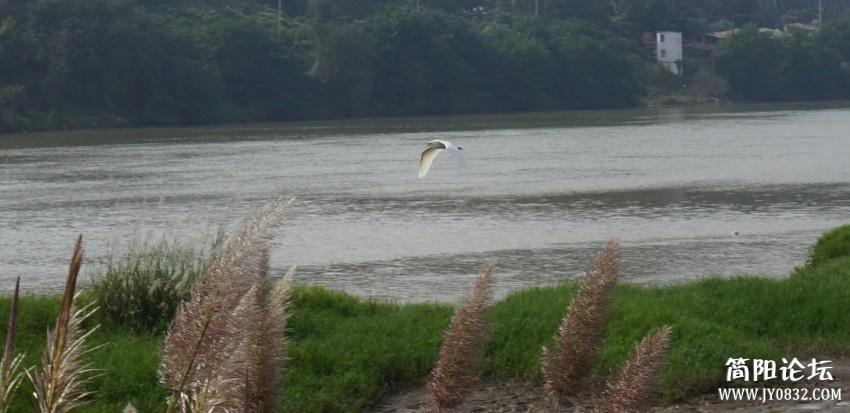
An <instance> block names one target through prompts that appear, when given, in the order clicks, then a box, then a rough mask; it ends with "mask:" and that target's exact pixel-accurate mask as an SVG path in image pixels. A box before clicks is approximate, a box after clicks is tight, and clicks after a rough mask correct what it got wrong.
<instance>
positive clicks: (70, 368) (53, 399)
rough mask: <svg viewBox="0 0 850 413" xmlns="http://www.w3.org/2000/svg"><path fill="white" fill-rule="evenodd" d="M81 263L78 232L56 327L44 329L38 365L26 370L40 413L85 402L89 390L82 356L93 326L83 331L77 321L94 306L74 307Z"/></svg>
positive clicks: (58, 411) (87, 369) (52, 412)
mask: <svg viewBox="0 0 850 413" xmlns="http://www.w3.org/2000/svg"><path fill="white" fill-rule="evenodd" d="M82 264H83V236H82V235H80V236H79V237H78V238H77V242H76V244H75V246H74V253H73V254H72V256H71V264H70V268H69V270H68V278H67V280H66V282H65V292H64V295H63V297H62V306H61V307H60V309H59V316H58V317H57V320H56V327H55V328H54V329H52V330H50V331H48V332H47V347H46V348H45V350H44V353H42V356H41V361H40V365H41V366H40V367H41V369H40V371H37V369H36V368H35V367H34V368H32V369H30V370H28V371H27V376H28V377H29V379H30V381H31V382H32V384H33V389H34V394H35V397H36V405H37V406H38V410H39V411H40V412H41V413H64V412H68V411H71V410H73V409H75V408H78V407H80V406H83V405H85V404H86V403H87V401H86V400H85V397H86V396H88V395H90V394H91V393H92V392H90V391H86V390H85V389H84V388H85V385H86V384H87V383H88V382H89V380H91V376H90V375H89V374H88V373H91V372H93V371H95V370H94V369H92V368H91V364H89V363H86V362H84V361H83V356H85V355H86V354H87V353H88V352H90V351H91V350H93V349H87V348H86V346H85V341H86V339H87V338H88V337H89V336H90V335H91V334H92V332H93V331H94V330H95V329H96V328H97V327H95V328H93V329H91V330H89V331H87V332H83V331H82V329H81V328H80V325H81V324H82V322H83V320H85V319H86V318H88V317H89V316H91V315H92V314H93V313H94V312H95V311H96V310H97V308H92V307H91V305H87V306H85V307H83V308H81V309H75V308H74V297H75V293H76V288H77V277H78V276H79V274H80V267H81V266H82Z"/></svg>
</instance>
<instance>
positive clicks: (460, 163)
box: [446, 145, 466, 169]
mask: <svg viewBox="0 0 850 413" xmlns="http://www.w3.org/2000/svg"><path fill="white" fill-rule="evenodd" d="M446 150H448V151H449V154H451V155H452V158H455V163H457V167H458V168H463V169H466V161H465V160H464V159H463V153H461V151H460V148H458V147H456V146H454V145H448V146H446Z"/></svg>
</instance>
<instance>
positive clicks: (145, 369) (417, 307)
mask: <svg viewBox="0 0 850 413" xmlns="http://www.w3.org/2000/svg"><path fill="white" fill-rule="evenodd" d="M849 253H850V227H842V228H841V229H839V230H836V231H833V232H831V233H829V234H827V235H826V236H825V237H823V238H822V239H821V241H819V243H818V245H817V246H816V247H815V248H813V252H812V257H811V258H810V259H809V261H808V262H807V263H805V264H804V263H801V267H800V268H799V269H797V270H795V271H794V273H792V274H791V275H790V276H789V277H787V278H784V279H781V280H777V279H767V278H759V277H755V276H742V277H736V278H731V279H720V278H707V279H704V280H702V281H699V282H696V283H691V284H686V285H676V286H663V287H641V286H632V285H620V286H619V287H618V288H617V292H616V296H615V301H614V309H615V312H614V315H613V318H612V319H611V321H610V323H609V324H608V340H607V342H606V344H605V345H604V347H603V348H602V351H601V359H600V360H599V362H598V363H597V365H596V367H595V369H596V372H597V373H598V374H599V376H600V377H601V379H602V380H604V378H606V377H608V376H609V373H610V372H611V371H615V370H616V369H617V368H618V366H620V365H621V364H622V362H623V361H624V360H625V358H626V357H627V355H628V353H629V351H630V350H631V349H632V347H633V346H634V344H635V343H636V342H638V341H639V340H640V339H641V337H643V336H644V335H646V334H647V332H649V331H650V330H653V329H656V328H658V327H660V326H662V325H670V326H671V327H672V330H673V342H672V346H671V348H670V351H669V352H668V354H667V358H666V360H667V365H666V366H665V367H664V369H663V371H662V373H661V383H662V387H661V391H662V395H663V397H664V398H666V399H668V400H672V399H680V398H684V397H687V396H690V395H695V394H700V393H704V392H711V391H714V390H715V389H716V388H717V387H726V386H728V384H727V383H726V381H725V373H726V366H725V363H726V361H727V360H728V358H730V357H734V358H737V357H744V358H749V359H753V358H762V359H773V360H781V358H782V357H800V358H801V359H803V358H804V357H812V356H815V357H818V358H822V356H824V355H835V354H840V353H845V352H850V323H848V316H847V315H846V314H847V310H848V307H849V306H850V254H849ZM496 277H497V278H496V280H497V281H496V282H498V269H497V271H496ZM575 292H576V288H575V285H574V284H572V283H567V284H563V285H557V286H546V287H536V288H530V289H525V290H521V291H517V292H515V293H513V294H511V295H509V296H508V297H506V298H505V299H503V300H501V301H499V302H498V303H496V306H495V308H494V309H493V312H492V313H491V318H492V325H493V328H492V331H491V333H490V339H489V342H488V343H487V345H486V348H485V360H486V363H485V365H484V366H483V371H482V373H483V374H484V375H487V376H490V377H493V378H496V379H505V380H511V379H518V378H522V379H528V380H537V381H540V380H541V379H540V373H539V371H540V361H539V358H540V349H541V346H543V345H547V346H548V345H550V344H551V342H552V337H553V335H554V332H555V331H556V330H557V327H558V325H559V322H560V320H561V318H562V317H563V315H564V312H565V309H566V307H567V305H568V303H569V302H570V299H571V298H572V297H573V296H574V294H575ZM83 299H85V296H84V297H83ZM59 303H60V297H54V296H24V297H21V304H20V315H19V319H18V329H17V334H18V335H17V338H16V343H17V349H18V351H24V352H26V354H27V357H26V360H25V362H24V366H31V365H33V364H35V361H36V358H37V356H38V354H39V353H40V351H41V349H42V348H43V346H44V342H45V339H44V332H45V331H46V329H47V328H48V326H51V325H52V324H53V323H54V320H55V317H56V314H57V312H58V308H59ZM9 306H10V299H9V297H4V298H2V299H0V325H2V326H3V329H4V330H5V325H6V320H7V317H8V314H9ZM290 308H291V313H292V314H291V318H290V320H289V326H288V331H289V334H288V335H289V340H290V342H289V345H288V347H287V351H286V354H287V357H288V359H289V360H288V363H287V366H286V373H285V374H286V379H285V380H286V381H285V390H284V397H285V408H284V409H283V410H284V411H288V412H319V411H322V412H353V411H362V410H363V409H364V408H365V407H367V406H369V405H371V404H373V403H375V402H376V401H377V400H378V399H379V398H380V397H382V396H384V395H386V394H388V393H390V392H393V391H394V390H396V389H399V388H403V387H406V386H412V385H420V384H421V383H423V380H424V379H425V378H426V376H427V375H428V373H429V371H430V369H431V368H432V366H433V364H434V362H435V361H436V358H437V352H438V349H439V344H440V341H441V339H442V332H443V330H444V329H445V328H446V326H447V325H448V322H449V318H450V317H451V313H452V308H451V307H450V306H448V305H442V304H395V303H386V302H375V301H368V300H361V299H358V298H355V297H352V296H350V295H347V294H345V293H342V292H337V291H329V290H326V289H322V288H317V287H304V286H299V287H297V288H296V290H295V292H294V294H293V296H292V305H291V307H290ZM94 324H101V325H102V326H101V328H100V329H98V330H97V331H96V332H95V334H94V335H93V336H92V338H91V340H90V343H91V344H93V345H99V344H103V347H102V348H100V349H99V350H96V351H94V352H92V353H91V356H90V360H91V362H92V363H93V367H95V368H98V369H102V372H101V373H102V374H101V375H100V376H98V377H96V378H95V379H94V380H93V382H92V386H91V388H92V389H96V390H97V392H96V393H95V394H94V395H93V396H92V399H93V401H94V403H93V404H91V405H89V406H87V407H85V408H83V409H81V410H80V411H87V412H115V411H120V409H122V408H123V406H124V405H125V404H126V403H127V402H128V401H129V402H132V403H133V404H134V405H135V406H136V407H138V408H139V411H144V412H149V411H160V410H162V409H163V408H164V403H165V400H166V398H167V395H168V393H167V391H165V390H164V389H163V388H161V387H160V386H159V385H158V384H157V376H156V369H157V364H158V352H159V349H160V348H161V345H162V344H161V343H162V338H163V337H162V334H161V333H151V332H131V331H129V330H127V329H125V328H124V327H121V326H118V325H116V324H115V323H113V322H112V321H110V320H109V319H107V317H106V316H105V315H104V313H102V312H100V313H98V314H97V315H95V316H94V317H93V318H92V319H90V320H88V321H87V322H86V326H89V327H90V326H92V325H94ZM18 393H19V394H18V396H19V397H18V400H17V401H16V404H15V405H14V406H13V408H12V409H11V411H16V412H17V411H21V412H22V411H29V408H28V407H29V405H28V404H27V401H26V400H25V395H26V394H30V393H31V388H30V387H29V385H28V384H27V383H26V381H25V383H24V385H23V386H22V387H21V388H20V389H19V391H18Z"/></svg>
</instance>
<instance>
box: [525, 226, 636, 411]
mask: <svg viewBox="0 0 850 413" xmlns="http://www.w3.org/2000/svg"><path fill="white" fill-rule="evenodd" d="M619 245H620V243H619V241H617V240H611V241H609V242H608V244H607V245H606V246H605V248H604V249H603V250H602V251H601V252H600V253H599V255H598V256H597V257H596V262H595V263H594V264H593V267H592V268H591V269H590V270H589V271H587V272H586V273H585V278H584V281H583V282H582V283H581V286H580V287H579V290H578V294H577V295H576V297H575V298H573V300H572V302H571V303H570V305H569V307H568V308H567V313H566V315H565V316H564V318H563V320H562V322H561V325H560V327H559V328H558V333H557V334H556V335H555V342H554V348H553V349H551V350H550V349H548V348H546V347H544V348H543V351H542V356H541V367H542V370H543V376H544V378H545V383H544V388H545V389H546V392H547V394H548V395H549V397H550V398H551V399H552V400H553V401H554V403H555V405H556V410H557V406H558V405H560V403H561V402H562V401H563V399H564V398H567V399H571V398H572V397H575V396H576V395H578V393H579V392H580V391H581V390H582V387H583V384H584V381H585V380H586V379H588V378H589V376H590V372H591V369H592V367H593V362H594V360H595V358H596V352H597V350H598V349H599V347H600V346H601V345H602V342H603V340H604V338H605V323H606V322H607V320H608V318H609V317H610V315H611V311H612V310H611V302H612V300H613V295H614V287H615V285H616V283H617V277H618V272H617V260H618V255H619Z"/></svg>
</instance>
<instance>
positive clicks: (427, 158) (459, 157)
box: [419, 139, 466, 178]
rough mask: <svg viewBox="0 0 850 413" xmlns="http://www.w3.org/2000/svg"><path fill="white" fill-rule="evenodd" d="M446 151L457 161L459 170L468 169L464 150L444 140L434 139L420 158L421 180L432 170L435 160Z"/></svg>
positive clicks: (426, 146)
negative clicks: (462, 151)
mask: <svg viewBox="0 0 850 413" xmlns="http://www.w3.org/2000/svg"><path fill="white" fill-rule="evenodd" d="M444 149H445V150H446V151H448V152H449V154H450V155H451V156H452V158H454V159H455V162H456V163H457V166H458V167H459V168H466V161H464V159H463V154H462V153H461V152H460V151H461V150H463V148H459V147H457V146H454V145H452V143H451V142H448V141H444V140H442V139H434V140H432V141H430V142H428V143H427V144H426V145H425V149H423V150H422V154H421V155H420V156H419V177H420V178H422V177H423V176H425V175H426V174H427V173H428V170H429V169H431V164H432V163H434V158H436V157H437V155H438V154H439V153H440V152H442V151H443V150H444Z"/></svg>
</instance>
